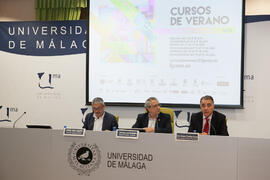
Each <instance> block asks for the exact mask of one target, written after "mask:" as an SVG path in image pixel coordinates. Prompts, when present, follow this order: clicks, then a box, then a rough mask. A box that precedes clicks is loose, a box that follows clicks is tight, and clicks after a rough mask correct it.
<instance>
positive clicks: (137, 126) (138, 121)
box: [132, 114, 142, 128]
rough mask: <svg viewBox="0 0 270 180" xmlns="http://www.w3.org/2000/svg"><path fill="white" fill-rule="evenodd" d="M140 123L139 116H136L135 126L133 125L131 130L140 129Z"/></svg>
mask: <svg viewBox="0 0 270 180" xmlns="http://www.w3.org/2000/svg"><path fill="white" fill-rule="evenodd" d="M140 121H141V116H140V114H139V115H138V116H137V119H136V122H135V124H133V126H132V128H142V127H140Z"/></svg>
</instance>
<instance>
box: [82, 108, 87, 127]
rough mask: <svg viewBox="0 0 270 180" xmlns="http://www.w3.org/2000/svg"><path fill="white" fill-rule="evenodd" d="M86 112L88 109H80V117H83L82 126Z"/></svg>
mask: <svg viewBox="0 0 270 180" xmlns="http://www.w3.org/2000/svg"><path fill="white" fill-rule="evenodd" d="M87 110H88V108H81V112H82V115H83V117H82V123H83V124H84V119H85V115H86V113H85V112H86V111H87Z"/></svg>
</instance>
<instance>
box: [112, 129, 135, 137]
mask: <svg viewBox="0 0 270 180" xmlns="http://www.w3.org/2000/svg"><path fill="white" fill-rule="evenodd" d="M139 133H140V132H139V131H138V130H124V129H117V130H116V138H125V139H138V138H139Z"/></svg>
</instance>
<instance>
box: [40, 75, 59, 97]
mask: <svg viewBox="0 0 270 180" xmlns="http://www.w3.org/2000/svg"><path fill="white" fill-rule="evenodd" d="M37 75H38V87H39V89H41V90H40V91H39V92H37V99H61V93H60V92H56V91H55V85H56V80H58V79H60V78H61V75H60V74H53V73H46V72H39V73H37ZM44 89H49V91H44ZM51 90H54V91H51Z"/></svg>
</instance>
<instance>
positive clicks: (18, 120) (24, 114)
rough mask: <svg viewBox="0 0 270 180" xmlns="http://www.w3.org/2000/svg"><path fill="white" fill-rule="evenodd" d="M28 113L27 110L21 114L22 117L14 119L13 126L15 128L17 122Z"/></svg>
mask: <svg viewBox="0 0 270 180" xmlns="http://www.w3.org/2000/svg"><path fill="white" fill-rule="evenodd" d="M25 114H26V112H24V113H22V115H20V117H19V118H18V119H16V121H14V123H13V128H15V124H16V123H17V122H18V121H19V120H20V119H21V118H22V117H23V116H24V115H25Z"/></svg>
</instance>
